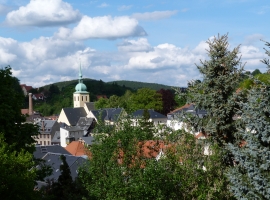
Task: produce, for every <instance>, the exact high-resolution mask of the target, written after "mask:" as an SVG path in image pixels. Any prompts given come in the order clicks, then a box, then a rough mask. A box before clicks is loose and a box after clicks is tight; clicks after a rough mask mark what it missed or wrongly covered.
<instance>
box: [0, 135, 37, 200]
mask: <svg viewBox="0 0 270 200" xmlns="http://www.w3.org/2000/svg"><path fill="white" fill-rule="evenodd" d="M13 149H14V148H12V147H11V145H10V144H8V143H6V142H5V139H4V135H3V134H0V163H1V165H0V170H1V173H0V194H1V199H14V200H16V199H18V200H19V199H33V200H34V199H37V192H35V191H34V187H35V181H34V180H35V178H36V171H35V170H34V169H31V168H32V167H33V166H34V162H33V159H32V157H33V155H32V154H31V153H29V152H27V151H25V150H24V149H21V150H19V151H15V150H13Z"/></svg>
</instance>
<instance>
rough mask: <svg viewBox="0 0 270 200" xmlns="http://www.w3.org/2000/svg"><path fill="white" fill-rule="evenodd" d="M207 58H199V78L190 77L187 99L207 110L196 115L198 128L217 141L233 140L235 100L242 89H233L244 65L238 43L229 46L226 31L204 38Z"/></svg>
mask: <svg viewBox="0 0 270 200" xmlns="http://www.w3.org/2000/svg"><path fill="white" fill-rule="evenodd" d="M207 44H208V45H209V50H207V52H208V57H209V60H206V61H201V65H200V66H198V65H197V67H198V69H199V71H200V73H201V75H202V76H203V80H202V82H201V83H200V82H198V81H193V82H191V83H190V86H189V87H188V94H187V101H188V103H194V104H195V106H196V107H197V108H199V109H204V110H206V111H207V116H206V117H205V118H204V119H202V118H199V117H196V118H194V119H193V121H196V126H197V131H202V132H204V133H207V134H208V135H209V136H211V137H212V138H213V139H214V140H216V141H218V142H219V144H220V145H222V146H223V145H225V144H226V143H228V142H234V140H235V137H234V133H235V132H236V126H235V120H234V119H233V117H234V116H235V114H236V110H237V108H238V107H239V106H238V104H237V101H239V98H240V97H241V92H239V93H236V90H237V86H238V85H239V82H240V81H241V74H242V71H243V66H242V64H241V57H238V54H239V46H237V47H236V48H234V49H232V50H231V51H230V50H229V49H228V47H229V43H228V35H223V36H219V35H218V37H214V38H213V39H209V40H208V41H207Z"/></svg>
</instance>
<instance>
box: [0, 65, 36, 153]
mask: <svg viewBox="0 0 270 200" xmlns="http://www.w3.org/2000/svg"><path fill="white" fill-rule="evenodd" d="M0 85H1V87H0V102H1V104H0V133H3V135H4V139H5V142H6V143H7V144H8V145H10V147H11V148H13V149H14V150H15V151H18V152H19V151H21V149H25V150H26V151H27V152H30V153H33V152H34V150H35V146H34V144H35V140H34V139H33V137H32V136H35V135H37V134H38V127H37V126H34V125H33V124H29V123H24V122H25V120H26V118H25V116H24V115H22V114H21V108H22V107H23V105H24V96H23V93H22V92H18V91H17V89H16V88H18V87H20V85H19V82H18V79H16V78H14V77H12V73H11V68H10V67H9V66H8V67H5V69H0Z"/></svg>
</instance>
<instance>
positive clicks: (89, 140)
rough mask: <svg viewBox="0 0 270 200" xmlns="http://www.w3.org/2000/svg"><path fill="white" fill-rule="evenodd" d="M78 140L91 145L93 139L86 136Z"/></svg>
mask: <svg viewBox="0 0 270 200" xmlns="http://www.w3.org/2000/svg"><path fill="white" fill-rule="evenodd" d="M80 140H82V141H84V143H85V144H87V145H92V144H93V142H94V140H95V139H94V138H93V137H92V136H88V137H81V138H80Z"/></svg>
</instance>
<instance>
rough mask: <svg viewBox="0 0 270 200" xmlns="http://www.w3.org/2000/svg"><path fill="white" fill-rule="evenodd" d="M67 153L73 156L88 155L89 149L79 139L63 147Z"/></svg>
mask: <svg viewBox="0 0 270 200" xmlns="http://www.w3.org/2000/svg"><path fill="white" fill-rule="evenodd" d="M65 149H66V150H67V151H68V152H69V153H71V154H72V155H73V156H82V155H87V156H88V157H89V156H90V151H89V150H88V149H87V148H86V147H85V146H84V145H83V144H82V142H79V141H73V142H71V143H70V144H68V145H67V146H66V148H65Z"/></svg>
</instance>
